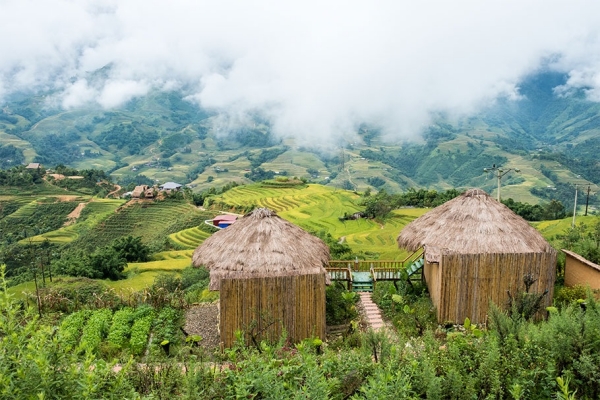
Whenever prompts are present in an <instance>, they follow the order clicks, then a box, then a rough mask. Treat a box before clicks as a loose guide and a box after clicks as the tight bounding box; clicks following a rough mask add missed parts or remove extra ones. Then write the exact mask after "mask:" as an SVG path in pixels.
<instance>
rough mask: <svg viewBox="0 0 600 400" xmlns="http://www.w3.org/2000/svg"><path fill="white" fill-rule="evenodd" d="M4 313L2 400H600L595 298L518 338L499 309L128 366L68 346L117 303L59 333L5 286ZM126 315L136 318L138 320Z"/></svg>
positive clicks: (523, 325) (167, 320) (153, 356)
mask: <svg viewBox="0 0 600 400" xmlns="http://www.w3.org/2000/svg"><path fill="white" fill-rule="evenodd" d="M0 310H2V311H1V312H0V332H2V335H1V336H0V398H49V399H61V398H119V399H140V398H143V399H156V398H183V399H196V398H203V399H240V398H254V399H259V398H264V399H267V398H268V399H300V398H303V399H306V398H309V399H340V400H341V399H386V398H398V399H420V398H428V399H472V398H480V399H497V398H506V399H548V398H553V397H559V398H567V397H568V398H571V397H572V396H573V394H575V395H576V396H577V398H590V399H592V398H594V399H595V398H598V396H599V395H600V385H598V376H600V305H598V304H597V303H596V302H595V301H594V299H593V298H592V297H591V296H590V297H588V298H587V300H585V302H584V303H580V302H575V303H573V304H568V305H564V306H563V307H562V308H552V309H551V310H550V311H549V312H550V316H549V318H548V320H547V321H543V322H540V323H537V324H535V323H532V322H528V321H525V320H522V321H520V322H519V324H518V326H513V327H512V330H511V331H510V333H508V334H504V333H502V332H507V331H506V330H498V327H499V326H503V325H506V324H510V323H511V322H510V317H509V316H508V315H506V314H504V313H503V312H501V311H498V313H497V315H496V316H495V317H494V323H493V326H492V327H491V328H490V329H489V330H482V329H478V327H475V326H473V325H472V324H471V323H470V322H468V321H465V324H464V326H462V327H460V329H455V330H453V331H450V332H448V331H440V329H439V328H437V329H436V331H432V330H430V329H427V330H426V331H425V332H424V334H423V335H422V336H420V337H412V338H407V337H405V336H403V335H396V334H394V333H391V332H390V333H383V332H367V333H364V334H357V333H355V334H352V335H351V336H348V337H347V338H345V339H339V340H337V341H333V342H329V343H322V342H321V341H320V340H311V339H308V340H305V341H304V342H302V343H299V344H296V345H291V344H289V343H288V342H287V341H286V340H285V338H282V339H281V340H280V342H279V343H261V344H260V351H259V350H258V349H255V348H247V347H244V346H243V345H241V344H238V345H235V346H234V347H233V348H232V349H226V350H224V351H223V352H222V353H218V354H215V355H213V356H212V357H211V356H209V355H208V354H206V353H205V352H203V351H202V350H200V349H199V348H198V347H196V346H194V343H193V342H190V343H186V344H182V346H181V347H179V349H178V350H177V351H176V352H172V354H167V353H165V352H156V353H155V352H150V354H148V355H147V356H146V358H145V359H144V364H137V363H135V362H133V360H132V359H130V361H128V362H125V363H124V364H122V365H121V366H120V369H114V368H113V367H114V365H113V364H112V363H111V362H107V361H106V360H103V359H102V358H100V356H99V353H98V350H94V349H97V347H96V346H87V348H86V350H87V351H86V352H85V353H79V352H76V351H68V349H69V348H72V347H69V346H73V342H72V338H74V337H76V335H78V332H84V333H83V335H84V336H85V335H86V333H85V332H86V330H88V331H89V332H90V335H89V336H90V338H91V337H92V335H91V332H92V331H91V327H92V325H94V324H97V325H99V326H100V325H101V326H100V327H99V328H98V330H99V331H102V332H103V334H106V330H104V329H108V328H107V327H110V329H109V330H108V332H109V333H108V335H110V331H111V330H112V325H114V323H115V321H116V318H115V316H116V314H117V313H115V316H113V318H112V321H113V324H112V325H111V324H109V323H107V321H109V320H108V317H107V316H108V315H109V314H110V311H109V310H98V311H96V312H93V313H91V314H90V313H89V312H87V313H80V314H72V317H67V319H65V322H63V324H62V325H61V327H60V329H59V332H58V334H56V328H55V327H53V326H51V325H49V323H48V322H43V321H41V320H40V319H38V318H37V317H36V313H35V312H33V310H31V309H23V308H22V307H20V306H19V305H18V304H17V303H16V302H14V301H13V300H11V299H10V297H9V296H8V295H7V294H6V292H4V293H3V294H2V295H1V296H0ZM126 313H128V311H127V312H124V314H126ZM172 313H173V312H172V311H161V312H160V313H159V314H158V315H159V316H160V315H161V314H162V315H163V318H164V320H163V321H162V322H158V323H156V326H162V327H161V328H160V329H162V330H163V332H164V333H165V334H168V332H169V331H170V330H171V329H172V327H169V325H171V322H172V321H173V316H169V314H172ZM95 314H97V318H94V315H95ZM135 314H139V315H134V320H135V321H136V322H135V323H134V326H133V327H132V328H131V334H130V335H131V341H130V343H131V345H132V346H133V345H134V343H133V342H135V343H138V342H139V343H144V344H145V343H146V341H147V340H148V332H149V331H148V330H147V327H150V326H151V325H152V324H151V323H149V322H147V321H146V320H148V321H149V320H150V318H156V317H155V315H157V314H155V312H154V311H153V310H152V309H151V308H147V307H141V308H139V309H138V310H137V311H135ZM86 318H87V321H86V322H83V321H84V320H85V319H86ZM119 318H120V317H119ZM159 318H161V317H159ZM67 320H68V321H69V323H67ZM92 321H94V322H93V323H92ZM123 321H124V322H122V323H124V324H128V323H129V322H128V321H129V317H126V318H124V319H123ZM139 321H144V323H142V322H139ZM136 324H137V325H138V327H137V328H136V327H135V325H136ZM75 325H76V326H75ZM142 325H143V326H142ZM72 326H73V329H72V331H71V332H69V333H68V334H67V330H69V329H71V327H72ZM134 331H135V332H134ZM136 332H137V333H136ZM69 338H71V339H69ZM134 338H135V339H134ZM82 342H83V339H82ZM86 343H90V344H91V343H92V341H90V340H86ZM100 347H101V346H100ZM136 351H139V350H136ZM100 353H101V351H100ZM207 361H210V362H207ZM558 394H560V396H562V397H560V396H558Z"/></svg>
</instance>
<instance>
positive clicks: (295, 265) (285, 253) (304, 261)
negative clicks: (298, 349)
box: [192, 208, 329, 290]
mask: <svg viewBox="0 0 600 400" xmlns="http://www.w3.org/2000/svg"><path fill="white" fill-rule="evenodd" d="M192 261H193V263H194V265H195V266H200V265H204V266H206V267H207V268H208V269H209V270H210V286H209V288H210V290H219V287H220V280H221V278H258V277H273V276H290V275H292V276H293V275H308V274H318V273H323V274H325V277H326V279H328V275H327V273H326V271H325V269H324V266H325V265H327V263H328V262H329V247H327V245H326V244H325V242H323V241H322V240H321V239H319V238H317V237H315V236H313V235H311V234H309V233H308V232H306V231H305V230H303V229H302V228H299V227H297V226H296V225H293V224H292V223H290V222H288V221H286V220H284V219H282V218H281V217H279V216H278V215H277V214H276V213H275V212H274V211H271V210H269V209H266V208H258V209H255V210H254V211H252V212H250V213H248V214H246V215H245V216H244V217H243V218H240V219H238V220H237V221H236V223H235V224H233V225H231V226H230V227H228V228H227V229H223V230H221V231H218V232H216V233H214V234H213V235H212V236H211V237H209V238H208V239H206V240H205V241H204V243H202V245H200V247H198V248H197V249H196V251H194V256H193V258H192Z"/></svg>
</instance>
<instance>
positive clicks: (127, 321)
mask: <svg viewBox="0 0 600 400" xmlns="http://www.w3.org/2000/svg"><path fill="white" fill-rule="evenodd" d="M133 317H134V311H133V309H132V308H131V307H125V308H122V309H120V310H119V311H117V312H115V314H114V315H113V319H112V324H111V326H110V330H109V332H108V337H107V340H108V344H109V346H110V347H111V348H112V349H116V350H120V349H122V348H123V347H124V346H125V345H126V344H127V339H129V336H130V334H131V325H132V323H133Z"/></svg>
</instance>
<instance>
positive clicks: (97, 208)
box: [32, 199, 124, 244]
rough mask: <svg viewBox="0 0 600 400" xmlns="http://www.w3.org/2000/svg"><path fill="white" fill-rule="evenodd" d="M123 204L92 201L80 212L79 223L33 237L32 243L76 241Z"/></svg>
mask: <svg viewBox="0 0 600 400" xmlns="http://www.w3.org/2000/svg"><path fill="white" fill-rule="evenodd" d="M123 203H124V201H123V200H118V199H117V200H115V199H93V200H92V201H90V202H88V203H87V204H86V206H85V207H84V209H83V210H82V213H81V216H80V217H79V221H78V222H76V223H75V224H73V225H69V226H65V227H63V228H60V229H57V230H55V231H51V232H47V233H44V234H42V235H38V236H34V237H33V238H32V241H33V242H43V241H44V240H46V239H48V240H49V241H50V242H52V243H61V244H64V243H70V242H72V241H73V240H75V239H77V238H78V237H79V235H80V234H81V233H82V232H85V231H86V230H89V229H91V228H93V227H94V226H95V225H96V224H97V223H98V222H99V221H101V220H102V219H104V218H106V217H107V216H109V215H111V214H113V213H114V212H115V210H116V209H117V208H118V207H119V206H121V205H122V204H123Z"/></svg>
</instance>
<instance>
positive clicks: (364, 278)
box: [325, 249, 425, 292]
mask: <svg viewBox="0 0 600 400" xmlns="http://www.w3.org/2000/svg"><path fill="white" fill-rule="evenodd" d="M424 263H425V260H424V256H423V249H419V250H417V251H415V252H414V253H413V254H410V255H409V256H408V257H406V258H405V259H404V260H402V261H385V260H369V261H364V260H358V259H356V260H331V261H329V265H328V266H327V267H326V268H325V269H326V270H327V273H328V274H329V278H330V279H331V280H332V281H341V282H346V286H347V288H348V290H351V291H354V292H372V291H373V289H374V288H375V285H376V284H377V282H378V281H392V282H394V284H395V283H396V282H398V281H408V282H409V283H411V281H413V280H420V281H423V279H424V276H423V269H422V268H423V265H424ZM417 272H420V276H419V274H417Z"/></svg>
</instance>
